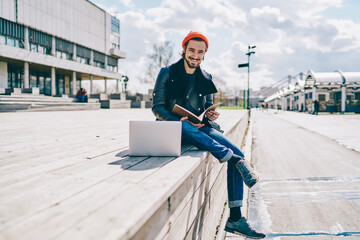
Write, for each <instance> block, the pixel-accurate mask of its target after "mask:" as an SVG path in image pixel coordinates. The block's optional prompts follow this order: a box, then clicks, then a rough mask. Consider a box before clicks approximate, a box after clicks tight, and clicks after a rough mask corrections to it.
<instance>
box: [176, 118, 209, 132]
mask: <svg viewBox="0 0 360 240" xmlns="http://www.w3.org/2000/svg"><path fill="white" fill-rule="evenodd" d="M180 121H188V122H189V123H191V124H192V125H194V126H195V127H196V128H197V129H199V128H201V127H203V126H204V124H202V123H192V122H190V121H189V120H188V117H187V116H186V117H182V118H181V119H180Z"/></svg>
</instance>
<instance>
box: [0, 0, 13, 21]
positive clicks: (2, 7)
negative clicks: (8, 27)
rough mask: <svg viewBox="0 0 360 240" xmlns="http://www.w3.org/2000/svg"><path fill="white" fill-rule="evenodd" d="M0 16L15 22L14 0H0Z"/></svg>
mask: <svg viewBox="0 0 360 240" xmlns="http://www.w3.org/2000/svg"><path fill="white" fill-rule="evenodd" d="M0 16H1V17H2V18H5V19H7V20H9V21H13V22H16V11H15V1H14V0H0Z"/></svg>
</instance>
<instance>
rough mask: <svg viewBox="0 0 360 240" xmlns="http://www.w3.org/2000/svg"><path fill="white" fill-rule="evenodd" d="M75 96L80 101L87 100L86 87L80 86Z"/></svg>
mask: <svg viewBox="0 0 360 240" xmlns="http://www.w3.org/2000/svg"><path fill="white" fill-rule="evenodd" d="M76 98H77V99H78V100H79V101H80V102H87V101H88V96H87V91H86V89H85V88H80V89H79V91H78V92H77V93H76Z"/></svg>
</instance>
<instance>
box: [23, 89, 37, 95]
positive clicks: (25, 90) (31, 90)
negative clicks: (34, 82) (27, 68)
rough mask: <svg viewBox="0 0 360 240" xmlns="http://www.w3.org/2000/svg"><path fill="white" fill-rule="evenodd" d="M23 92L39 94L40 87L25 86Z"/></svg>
mask: <svg viewBox="0 0 360 240" xmlns="http://www.w3.org/2000/svg"><path fill="white" fill-rule="evenodd" d="M21 92H22V93H30V94H34V95H39V94H40V89H39V88H37V87H33V88H24V89H22V91H21Z"/></svg>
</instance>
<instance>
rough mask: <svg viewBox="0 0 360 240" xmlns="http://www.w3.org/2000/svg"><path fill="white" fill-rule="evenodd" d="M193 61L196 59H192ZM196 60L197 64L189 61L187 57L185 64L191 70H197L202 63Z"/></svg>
mask: <svg viewBox="0 0 360 240" xmlns="http://www.w3.org/2000/svg"><path fill="white" fill-rule="evenodd" d="M192 59H194V58H192ZM195 60H197V62H196V63H192V62H191V59H189V57H186V56H185V62H186V64H187V65H188V67H189V68H197V67H198V66H199V65H200V63H201V61H200V59H195Z"/></svg>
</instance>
